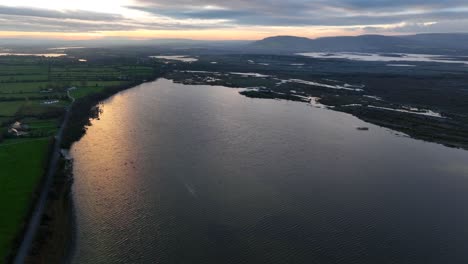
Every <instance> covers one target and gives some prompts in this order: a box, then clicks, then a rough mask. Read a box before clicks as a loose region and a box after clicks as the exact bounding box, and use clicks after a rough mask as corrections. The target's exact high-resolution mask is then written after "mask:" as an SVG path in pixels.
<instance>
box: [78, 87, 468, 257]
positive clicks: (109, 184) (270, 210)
mask: <svg viewBox="0 0 468 264" xmlns="http://www.w3.org/2000/svg"><path fill="white" fill-rule="evenodd" d="M238 92H239V89H232V88H225V87H219V86H203V85H199V86H194V85H182V84H175V83H173V82H172V81H169V80H166V79H160V80H158V81H155V82H151V83H145V84H142V85H140V86H137V87H135V88H132V89H130V90H127V91H124V92H121V93H119V94H117V95H115V96H113V97H111V98H110V99H108V100H107V101H105V102H104V103H103V104H102V110H103V112H102V114H101V116H100V119H99V120H93V121H92V126H90V127H89V129H88V132H87V134H86V135H85V136H84V137H83V138H82V139H81V140H80V141H79V142H77V143H75V144H74V145H73V147H72V150H71V154H72V156H73V158H74V184H73V191H72V196H73V203H74V214H75V222H76V225H75V227H74V229H75V243H74V244H75V245H74V249H73V256H72V259H73V263H216V264H218V263H424V264H427V263H468V262H467V261H468V252H467V251H466V246H467V245H468V225H467V224H466V223H468V209H467V208H468V207H467V206H466V202H467V201H468V152H467V151H462V150H457V149H451V148H447V147H444V146H442V145H437V144H433V143H427V142H423V141H418V140H414V139H411V138H408V137H406V136H404V135H401V134H398V133H395V132H393V131H390V130H388V129H385V128H381V127H377V126H374V125H371V124H368V123H365V122H363V121H361V120H359V119H357V118H355V117H353V116H351V115H348V114H345V113H340V112H335V111H332V110H328V109H318V108H315V107H313V106H311V105H309V104H306V103H299V102H291V101H278V100H264V99H251V98H247V97H243V96H241V95H239V94H238ZM358 127H368V128H369V130H368V131H360V130H358V129H357V128H358Z"/></svg>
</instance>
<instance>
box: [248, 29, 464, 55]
mask: <svg viewBox="0 0 468 264" xmlns="http://www.w3.org/2000/svg"><path fill="white" fill-rule="evenodd" d="M248 48H249V49H251V50H253V51H278V52H314V51H320V52H338V51H348V52H414V53H444V54H445V53H463V54H467V53H468V34H463V33H459V34H456V33H454V34H448V33H447V34H418V35H409V36H382V35H362V36H352V37H347V36H346V37H324V38H317V39H309V38H303V37H293V36H277V37H269V38H265V39H263V40H260V41H256V42H253V43H251V44H249V45H248Z"/></svg>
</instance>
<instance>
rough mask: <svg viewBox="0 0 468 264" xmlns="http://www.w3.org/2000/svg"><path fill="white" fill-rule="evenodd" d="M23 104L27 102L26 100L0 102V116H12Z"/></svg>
mask: <svg viewBox="0 0 468 264" xmlns="http://www.w3.org/2000/svg"><path fill="white" fill-rule="evenodd" d="M25 104H27V102H26V101H13V102H1V103H0V116H14V115H15V114H16V112H18V110H19V109H20V108H21V107H22V106H23V105H25Z"/></svg>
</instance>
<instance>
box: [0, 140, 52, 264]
mask: <svg viewBox="0 0 468 264" xmlns="http://www.w3.org/2000/svg"><path fill="white" fill-rule="evenodd" d="M49 142H50V139H49V138H41V139H34V140H31V139H29V140H6V141H4V142H3V143H2V144H0V168H1V171H2V173H1V175H2V176H1V177H0V201H1V202H0V212H1V214H2V217H0V260H2V259H4V258H5V257H6V255H7V254H8V252H9V250H10V248H11V242H12V241H13V239H14V238H15V236H16V235H17V232H18V231H19V230H20V229H21V227H22V226H23V225H24V221H25V216H26V215H27V213H28V209H29V207H30V206H31V202H32V200H31V199H32V197H33V193H34V190H35V189H36V188H37V186H38V183H39V181H40V179H41V176H42V175H43V173H44V166H45V164H46V162H47V153H48V147H49ZM26 157H27V158H26Z"/></svg>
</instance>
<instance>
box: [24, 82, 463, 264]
mask: <svg viewBox="0 0 468 264" xmlns="http://www.w3.org/2000/svg"><path fill="white" fill-rule="evenodd" d="M159 78H167V79H170V80H172V81H174V82H177V81H179V80H177V79H174V78H171V77H170V76H166V75H165V74H160V75H159V76H157V77H156V76H154V77H153V78H151V79H150V80H148V81H137V82H133V83H131V84H128V85H122V86H116V87H109V88H108V89H105V90H104V91H102V92H99V93H95V94H91V95H89V96H87V97H84V98H81V99H78V100H76V102H75V103H74V105H73V111H71V113H70V118H69V120H68V124H67V125H66V126H65V127H64V134H63V139H62V141H61V142H60V147H61V148H64V149H70V147H71V146H72V145H73V143H74V142H77V141H79V140H80V139H81V137H83V136H84V135H85V134H86V126H88V125H89V124H90V123H89V122H90V119H94V118H97V117H98V116H99V113H100V112H99V107H98V105H99V103H100V102H102V101H103V100H106V99H108V98H110V97H112V96H114V95H115V94H117V93H119V92H121V91H124V90H127V89H131V88H134V87H136V86H138V85H141V84H143V83H147V82H152V81H155V80H157V79H159ZM204 85H212V84H204ZM212 86H213V85H212ZM224 86H226V87H229V86H227V85H224ZM244 96H245V95H244ZM257 98H258V97H257ZM272 99H273V98H272ZM330 110H334V111H338V112H344V113H348V114H351V115H353V116H355V117H357V118H359V119H361V120H363V121H365V122H369V123H371V124H375V125H378V126H382V127H386V128H389V129H393V130H395V131H401V129H396V128H392V127H391V126H389V125H387V126H386V125H383V124H379V122H377V121H376V120H374V122H373V121H372V119H370V118H369V119H366V118H365V117H363V116H359V115H357V114H354V113H349V112H346V111H340V110H338V109H330ZM410 137H411V138H413V139H416V140H423V141H427V142H433V143H437V144H442V145H445V146H447V147H455V148H460V149H465V150H466V149H468V148H467V147H466V146H465V147H464V146H453V145H449V144H447V143H446V144H444V143H442V142H440V141H439V142H437V141H436V140H434V139H433V140H428V139H423V138H421V137H418V136H415V135H414V134H413V135H410ZM51 155H53V153H51ZM61 160H62V161H63V159H61ZM70 163H71V165H70V166H71V167H73V160H71V161H70ZM57 173H61V172H60V171H58V170H57V171H56V172H55V174H57ZM67 177H68V178H70V182H69V184H68V185H67V184H63V185H60V184H59V185H57V186H56V185H54V186H52V189H51V190H50V192H53V193H56V194H59V195H58V196H59V198H57V199H54V200H49V201H48V203H47V205H46V207H47V208H46V210H49V209H50V208H55V209H57V215H56V216H58V217H57V218H56V221H52V222H51V223H52V224H51V225H49V226H47V227H46V231H44V232H45V233H47V232H49V233H50V234H51V235H50V237H48V238H47V239H46V240H39V241H38V239H37V236H36V238H35V239H34V242H33V245H32V248H36V249H37V248H39V249H38V252H37V255H31V252H29V256H28V262H27V263H52V264H53V263H64V262H65V261H69V260H70V259H71V257H72V255H73V254H72V253H73V251H72V247H73V244H74V243H75V240H74V232H75V229H74V227H73V225H74V217H75V216H74V214H73V203H72V197H71V195H70V194H71V184H72V179H73V173H72V171H71V172H70V171H68V172H67V175H66V177H65V178H67ZM58 178H59V177H56V176H54V180H57V179H58ZM42 188H43V187H42V185H41V187H40V188H39V189H42ZM64 201H66V203H64ZM33 203H35V202H33ZM50 210H54V209H50ZM67 215H68V216H67ZM27 223H29V221H27ZM64 227H65V229H64ZM57 230H67V231H68V234H67V237H65V239H64V237H63V236H61V237H60V234H57V233H60V232H57ZM57 235H59V237H57ZM58 240H63V241H64V243H60V244H59V245H58V247H54V245H55V246H57V245H56V242H57V241H58ZM54 242H55V243H54ZM38 244H39V245H41V244H43V245H42V246H39V247H37V245H38ZM45 256H52V257H53V258H54V260H53V261H51V260H50V259H47V261H46V262H44V260H43V258H44V257H45ZM66 263H68V262H66Z"/></svg>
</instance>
